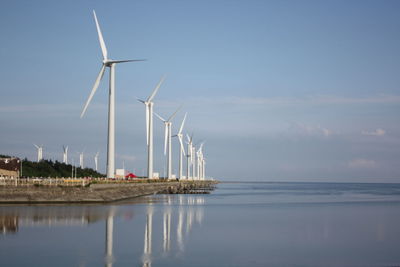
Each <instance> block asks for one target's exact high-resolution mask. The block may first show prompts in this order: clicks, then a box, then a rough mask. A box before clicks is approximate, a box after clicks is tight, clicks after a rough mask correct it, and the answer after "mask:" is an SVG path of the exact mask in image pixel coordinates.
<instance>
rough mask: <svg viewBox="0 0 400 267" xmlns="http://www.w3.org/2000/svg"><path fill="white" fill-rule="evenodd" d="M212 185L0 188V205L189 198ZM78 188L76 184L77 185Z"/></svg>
mask: <svg viewBox="0 0 400 267" xmlns="http://www.w3.org/2000/svg"><path fill="white" fill-rule="evenodd" d="M216 183H217V182H216V181H207V180H205V181H152V182H132V183H92V184H87V185H85V186H82V185H75V186H62V185H60V184H57V185H56V184H55V183H52V184H51V185H40V184H31V185H21V184H20V185H17V186H15V185H3V186H1V185H0V203H3V204H4V203H9V204H32V203H107V202H113V201H118V200H123V199H129V198H134V197H140V196H145V195H152V194H158V193H163V194H192V193H203V194H204V193H207V192H209V191H210V190H213V189H214V187H215V185H216ZM78 184H79V183H78Z"/></svg>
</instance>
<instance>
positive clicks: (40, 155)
mask: <svg viewBox="0 0 400 267" xmlns="http://www.w3.org/2000/svg"><path fill="white" fill-rule="evenodd" d="M33 145H34V146H35V147H36V148H37V162H39V161H41V160H42V159H43V145H40V146H38V145H35V144H33Z"/></svg>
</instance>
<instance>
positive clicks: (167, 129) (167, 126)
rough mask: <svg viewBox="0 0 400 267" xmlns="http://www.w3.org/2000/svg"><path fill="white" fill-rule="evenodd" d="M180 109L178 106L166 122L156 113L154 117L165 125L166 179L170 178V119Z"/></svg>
mask: <svg viewBox="0 0 400 267" xmlns="http://www.w3.org/2000/svg"><path fill="white" fill-rule="evenodd" d="M181 108H182V106H180V107H179V108H178V109H177V110H176V111H175V112H174V113H173V114H172V115H171V116H170V117H169V118H168V119H167V120H165V119H163V118H162V117H161V116H160V115H158V114H157V113H154V114H156V116H157V117H158V118H159V119H160V120H161V121H163V122H164V125H165V135H164V155H166V154H167V144H168V155H167V177H168V179H171V178H172V147H171V128H172V119H173V118H174V117H175V115H176V113H178V111H179V110H180V109H181Z"/></svg>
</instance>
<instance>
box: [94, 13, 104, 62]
mask: <svg viewBox="0 0 400 267" xmlns="http://www.w3.org/2000/svg"><path fill="white" fill-rule="evenodd" d="M93 15H94V20H95V22H96V28H97V34H98V35H99V42H100V47H101V52H102V53H103V59H104V60H106V59H107V48H106V44H105V43H104V39H103V35H102V34H101V30H100V25H99V22H98V21H97V16H96V12H95V11H94V10H93Z"/></svg>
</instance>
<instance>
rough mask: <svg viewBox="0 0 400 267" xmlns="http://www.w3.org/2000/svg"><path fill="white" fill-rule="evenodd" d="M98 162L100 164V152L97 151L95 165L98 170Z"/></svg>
mask: <svg viewBox="0 0 400 267" xmlns="http://www.w3.org/2000/svg"><path fill="white" fill-rule="evenodd" d="M98 164H99V152H98V151H97V153H96V155H95V156H94V165H95V168H96V172H97V170H98Z"/></svg>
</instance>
